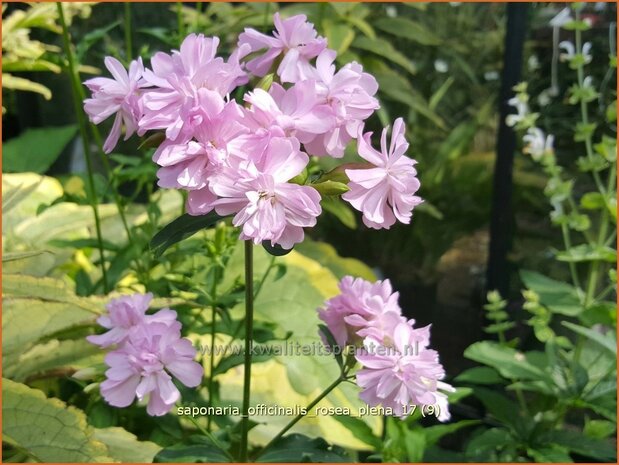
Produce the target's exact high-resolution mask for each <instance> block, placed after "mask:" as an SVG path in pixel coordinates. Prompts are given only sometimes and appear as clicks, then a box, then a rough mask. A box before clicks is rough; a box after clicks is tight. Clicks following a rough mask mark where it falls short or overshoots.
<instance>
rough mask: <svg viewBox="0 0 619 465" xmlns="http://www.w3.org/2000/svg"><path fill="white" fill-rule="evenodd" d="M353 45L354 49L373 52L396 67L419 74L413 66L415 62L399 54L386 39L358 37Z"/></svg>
mask: <svg viewBox="0 0 619 465" xmlns="http://www.w3.org/2000/svg"><path fill="white" fill-rule="evenodd" d="M352 45H353V47H356V48H359V49H361V50H365V51H366V52H372V53H375V54H377V55H378V56H380V57H383V58H386V59H387V60H389V61H391V62H393V63H395V64H396V65H399V66H401V67H402V68H404V69H405V70H406V71H408V72H409V73H411V74H413V75H414V74H416V73H417V69H416V68H415V66H414V65H413V62H412V61H411V60H410V59H409V58H408V57H407V56H406V55H403V54H402V53H400V52H398V51H397V50H396V49H395V48H393V45H391V43H390V42H388V41H386V40H384V39H380V38H376V39H370V38H368V37H357V38H356V39H355V40H354V42H353V44H352Z"/></svg>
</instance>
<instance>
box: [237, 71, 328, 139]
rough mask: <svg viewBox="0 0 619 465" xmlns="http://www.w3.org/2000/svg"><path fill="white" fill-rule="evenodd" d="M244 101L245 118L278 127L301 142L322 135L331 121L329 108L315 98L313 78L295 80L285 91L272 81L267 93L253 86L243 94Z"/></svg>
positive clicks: (263, 124) (257, 123)
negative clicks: (245, 107) (246, 111)
mask: <svg viewBox="0 0 619 465" xmlns="http://www.w3.org/2000/svg"><path fill="white" fill-rule="evenodd" d="M245 101H246V102H248V103H250V104H251V107H250V109H249V111H248V116H249V119H250V120H251V121H252V122H254V123H255V124H256V126H257V127H258V128H265V129H269V128H271V127H272V126H278V127H279V128H280V129H281V130H282V132H283V133H284V134H286V135H287V136H294V137H296V138H297V139H298V140H299V142H301V143H305V142H308V141H310V140H312V139H313V138H314V137H316V135H317V134H324V133H325V132H327V131H329V130H330V129H331V128H332V127H333V124H334V118H333V113H332V111H331V108H329V106H327V105H325V104H321V103H320V102H319V100H318V96H317V95H316V84H315V82H314V81H301V82H298V83H296V84H295V85H294V86H292V87H290V88H289V89H288V90H286V89H284V88H283V87H282V86H280V85H279V84H276V83H275V84H273V85H272V86H271V89H270V92H269V93H267V92H265V91H264V90H262V89H254V91H253V92H250V93H248V94H247V95H246V96H245Z"/></svg>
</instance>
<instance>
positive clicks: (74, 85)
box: [56, 2, 110, 294]
mask: <svg viewBox="0 0 619 465" xmlns="http://www.w3.org/2000/svg"><path fill="white" fill-rule="evenodd" d="M56 8H57V9H58V19H59V20H60V25H61V26H62V41H63V45H64V49H65V55H66V57H67V65H68V72H69V77H70V79H71V90H72V93H73V106H74V109H75V117H76V118H77V122H78V125H79V127H80V135H81V139H82V145H83V148H84V158H85V159H86V171H87V177H88V190H89V195H88V200H89V203H90V206H91V208H92V212H93V216H94V219H95V230H96V234H97V248H98V249H99V255H100V256H101V259H100V260H101V263H100V265H101V276H102V282H103V291H104V293H105V294H107V293H108V292H109V291H110V287H109V283H108V280H107V270H106V269H105V255H104V254H103V236H102V235H101V219H100V217H99V200H98V198H97V192H96V190H95V181H94V171H93V167H92V160H91V156H90V155H91V154H90V140H89V138H88V129H87V128H88V126H87V123H86V120H85V118H84V113H83V112H82V107H81V102H82V101H83V98H81V93H80V89H81V84H80V82H79V78H78V75H77V68H76V66H75V59H74V57H73V50H72V49H71V41H70V39H69V30H68V28H67V22H66V20H65V17H64V11H63V10H62V4H61V3H60V2H57V3H56Z"/></svg>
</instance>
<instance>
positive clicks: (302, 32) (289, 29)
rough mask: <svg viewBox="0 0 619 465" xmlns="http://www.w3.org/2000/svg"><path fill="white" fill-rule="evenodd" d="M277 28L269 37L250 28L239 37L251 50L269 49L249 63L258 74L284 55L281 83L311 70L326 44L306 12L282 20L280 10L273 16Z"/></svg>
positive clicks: (252, 70)
mask: <svg viewBox="0 0 619 465" xmlns="http://www.w3.org/2000/svg"><path fill="white" fill-rule="evenodd" d="M273 22H274V23H275V29H276V30H275V31H274V32H273V36H267V35H265V34H262V33H260V32H258V31H256V30H255V29H250V28H247V29H245V32H243V33H242V34H241V35H240V36H239V46H243V45H249V47H250V49H251V52H258V51H260V50H263V49H266V52H265V53H264V54H263V55H261V56H259V57H256V58H253V59H252V60H250V61H249V62H247V69H248V70H249V71H251V72H252V73H253V74H254V75H256V76H264V75H265V74H267V73H268V72H269V70H270V69H271V66H272V65H273V63H274V62H275V59H276V58H277V57H278V56H280V55H281V54H283V55H284V56H283V58H282V60H281V63H280V64H279V66H278V68H277V74H278V76H279V77H280V79H281V81H282V82H296V81H298V80H299V79H300V78H301V77H303V76H305V75H307V74H308V73H309V69H310V67H311V65H310V63H309V61H310V60H311V59H312V58H315V57H317V56H318V54H319V53H320V52H322V51H323V50H324V49H325V47H326V46H327V41H326V39H324V38H323V37H318V36H317V34H316V30H315V29H314V25H313V24H311V23H308V22H307V17H306V16H305V15H296V16H292V17H290V18H288V19H285V20H282V19H281V18H280V16H279V13H275V15H274V16H273Z"/></svg>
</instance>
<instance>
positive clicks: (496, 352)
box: [464, 341, 547, 381]
mask: <svg viewBox="0 0 619 465" xmlns="http://www.w3.org/2000/svg"><path fill="white" fill-rule="evenodd" d="M464 356H465V357H466V358H469V359H471V360H475V361H476V362H479V363H483V364H486V365H489V366H491V367H492V368H494V369H495V370H497V371H498V372H499V373H500V374H501V375H502V376H505V377H506V378H518V379H531V380H540V381H543V380H546V379H547V376H546V374H545V373H544V372H543V371H542V370H540V369H539V368H538V367H536V366H535V365H533V364H532V363H530V362H529V360H528V359H527V357H526V355H525V354H523V353H521V352H518V351H517V350H515V349H512V348H510V347H505V346H502V345H500V344H498V343H496V342H492V341H480V342H476V343H474V344H472V345H470V346H469V347H468V348H467V349H466V350H465V351H464Z"/></svg>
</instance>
